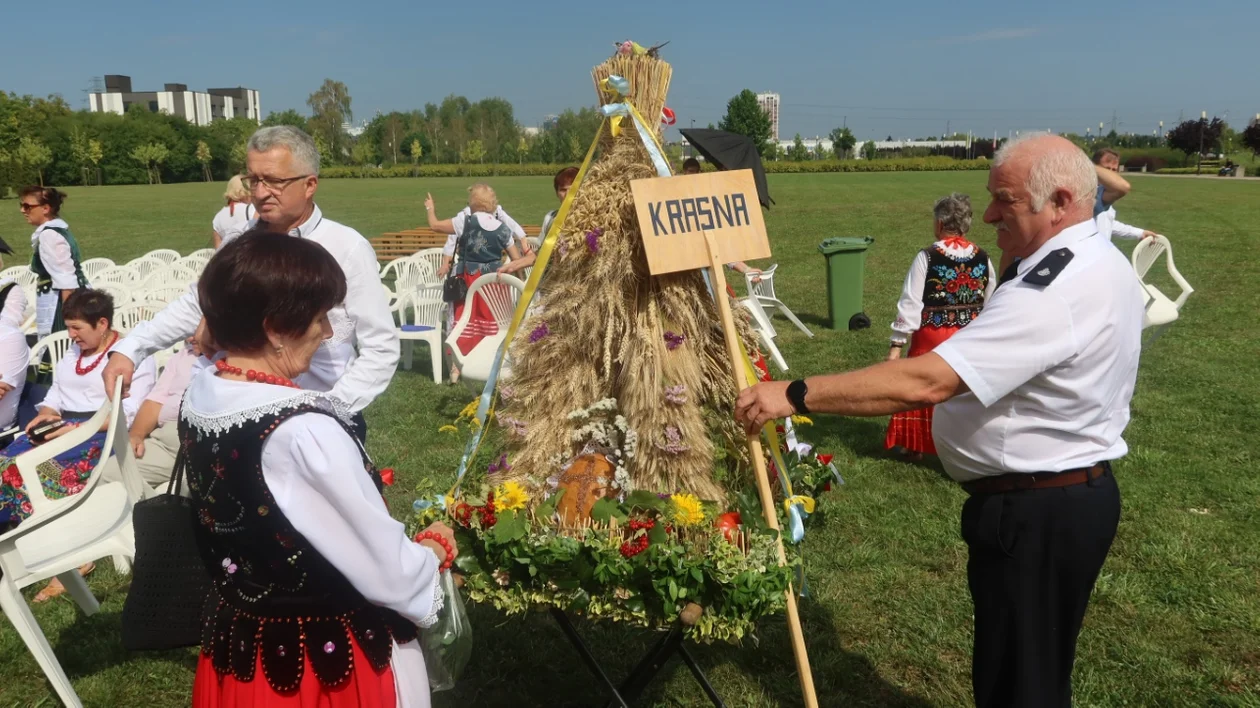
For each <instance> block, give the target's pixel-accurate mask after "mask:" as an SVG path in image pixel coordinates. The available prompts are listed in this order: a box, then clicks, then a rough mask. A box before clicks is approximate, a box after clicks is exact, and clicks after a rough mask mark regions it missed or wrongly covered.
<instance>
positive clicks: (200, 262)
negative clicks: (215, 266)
mask: <svg viewBox="0 0 1260 708" xmlns="http://www.w3.org/2000/svg"><path fill="white" fill-rule="evenodd" d="M209 262H210V259H209V258H206V257H205V256H199V255H196V254H193V255H190V256H184V257H183V258H181V259H179V260H178V261H175V265H178V266H183V267H184V268H187V269H188V270H191V271H192V272H194V273H196V274H197V275H198V276H200V275H201V271H203V270H205V269H206V264H207V263H209Z"/></svg>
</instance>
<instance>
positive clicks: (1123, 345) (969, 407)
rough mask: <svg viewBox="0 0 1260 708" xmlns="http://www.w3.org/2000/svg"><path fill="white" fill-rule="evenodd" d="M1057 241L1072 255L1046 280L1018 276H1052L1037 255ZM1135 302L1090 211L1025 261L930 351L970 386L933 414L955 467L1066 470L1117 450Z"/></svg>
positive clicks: (956, 470)
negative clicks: (970, 318)
mask: <svg viewBox="0 0 1260 708" xmlns="http://www.w3.org/2000/svg"><path fill="white" fill-rule="evenodd" d="M1062 249H1066V250H1068V251H1070V252H1071V254H1072V258H1071V260H1070V261H1069V262H1068V263H1067V264H1066V265H1065V266H1063V267H1062V270H1061V271H1060V272H1059V274H1058V275H1057V276H1056V277H1054V278H1053V280H1052V281H1051V282H1050V283H1049V284H1048V285H1037V284H1034V283H1029V282H1025V278H1028V277H1030V276H1034V277H1035V276H1037V275H1040V276H1041V277H1047V276H1049V275H1050V274H1051V272H1052V271H1053V270H1055V269H1054V268H1049V267H1046V265H1045V264H1044V263H1043V262H1042V261H1043V259H1045V258H1047V256H1051V255H1052V254H1054V253H1056V252H1058V251H1060V250H1062ZM1142 310H1143V304H1142V293H1141V289H1140V287H1139V285H1138V282H1137V277H1136V276H1135V275H1134V273H1133V269H1132V268H1131V267H1130V266H1129V264H1128V262H1127V261H1126V260H1125V258H1124V256H1123V255H1122V254H1121V253H1120V251H1118V250H1117V249H1116V248H1115V247H1114V246H1112V245H1111V242H1110V240H1109V239H1108V238H1107V237H1106V236H1104V235H1101V234H1099V232H1098V230H1097V227H1096V224H1095V222H1094V220H1093V219H1090V220H1088V221H1085V222H1082V223H1080V224H1077V225H1075V226H1072V227H1070V228H1068V229H1065V230H1064V231H1062V232H1061V233H1059V234H1058V235H1057V236H1055V237H1054V238H1052V239H1050V241H1048V242H1047V243H1046V244H1045V245H1043V246H1042V247H1041V248H1040V249H1039V250H1038V251H1037V252H1036V253H1034V254H1033V255H1032V256H1030V257H1029V258H1027V259H1025V260H1023V261H1021V262H1020V264H1019V266H1018V275H1017V276H1016V277H1015V278H1014V279H1013V280H1012V281H1011V282H1009V283H1005V284H1003V285H1002V287H1000V288H998V289H997V291H995V292H994V293H993V297H992V298H990V299H989V301H988V302H986V303H985V307H984V316H983V317H979V318H977V319H976V320H975V321H974V322H972V323H971V324H970V325H968V326H967V327H966V328H965V329H963V330H962V331H960V332H959V333H958V334H955V335H954V336H953V337H951V338H950V339H949V340H948V341H946V342H944V343H943V344H941V345H940V346H938V347H937V348H936V349H935V350H934V351H935V353H936V354H938V355H940V356H941V358H943V359H944V360H945V361H946V362H947V363H948V364H949V365H950V367H952V368H953V369H954V371H955V373H957V374H958V376H959V377H960V378H961V379H962V380H963V381H964V382H965V383H966V384H967V386H968V388H970V391H969V392H968V393H964V394H961V395H959V396H955V397H954V398H952V399H950V400H949V401H947V402H945V403H942V404H940V405H938V406H937V407H936V411H935V414H934V416H933V423H932V437H933V439H934V440H935V442H936V448H937V451H938V454H939V455H940V458H941V462H942V463H943V464H944V466H945V470H946V471H947V472H948V473H949V474H950V476H952V477H953V478H954V479H956V480H959V481H967V480H971V479H977V478H980V477H985V476H995V475H1000V474H1006V473H1009V472H1023V473H1032V472H1062V471H1064V470H1070V469H1078V468H1081V467H1089V466H1091V465H1094V464H1096V463H1098V462H1102V461H1104V460H1114V459H1116V458H1119V457H1121V456H1123V455H1124V454H1125V453H1126V452H1127V451H1128V446H1127V445H1126V444H1125V442H1124V439H1123V438H1122V437H1121V434H1122V433H1123V432H1124V429H1125V427H1126V426H1127V425H1128V423H1129V401H1130V399H1131V398H1132V397H1133V388H1134V385H1135V383H1136V381H1137V367H1138V355H1139V352H1140V350H1141V332H1142Z"/></svg>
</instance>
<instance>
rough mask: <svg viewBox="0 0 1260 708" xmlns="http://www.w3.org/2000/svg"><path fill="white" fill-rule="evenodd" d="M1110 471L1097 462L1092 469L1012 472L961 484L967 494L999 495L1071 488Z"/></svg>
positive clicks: (1108, 466) (1103, 463)
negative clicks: (1053, 488) (1054, 488)
mask: <svg viewBox="0 0 1260 708" xmlns="http://www.w3.org/2000/svg"><path fill="white" fill-rule="evenodd" d="M1110 471H1111V463H1109V462H1099V463H1098V464H1096V465H1094V466H1093V467H1081V468H1079V469H1074V470H1064V471H1063V472H1034V473H1032V474H1022V473H1018V472H1013V473H1010V474H1004V475H999V476H997V477H984V478H981V479H974V480H972V481H970V482H963V485H962V487H963V489H965V490H967V493H968V494H1001V493H1003V492H1016V491H1020V490H1024V489H1050V488H1052V487H1072V486H1075V485H1077V484H1085V483H1087V482H1092V481H1094V480H1095V479H1098V478H1099V477H1102V476H1103V475H1105V474H1107V473H1108V472H1110Z"/></svg>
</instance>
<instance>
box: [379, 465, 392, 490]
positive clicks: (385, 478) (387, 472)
mask: <svg viewBox="0 0 1260 708" xmlns="http://www.w3.org/2000/svg"><path fill="white" fill-rule="evenodd" d="M381 484H384V485H385V486H386V487H391V486H393V484H394V468H393V467H386V468H385V469H383V470H381Z"/></svg>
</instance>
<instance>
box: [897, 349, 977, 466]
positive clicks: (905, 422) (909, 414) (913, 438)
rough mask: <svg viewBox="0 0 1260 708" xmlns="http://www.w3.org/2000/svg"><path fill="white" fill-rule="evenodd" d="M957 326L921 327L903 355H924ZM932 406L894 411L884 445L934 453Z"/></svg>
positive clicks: (929, 453)
mask: <svg viewBox="0 0 1260 708" xmlns="http://www.w3.org/2000/svg"><path fill="white" fill-rule="evenodd" d="M959 329H962V328H961V327H925V328H923V329H920V330H918V331H916V332H915V333H914V334H913V335H911V337H910V351H909V352H908V354H907V356H910V357H915V356H921V355H923V354H927V353H928V352H930V351H932V350H933V349H935V348H936V347H937V345H939V344H940V343H941V342H944V341H945V340H946V339H949V338H950V337H952V336H953V335H954V333H955V332H957V331H958V330H959ZM933 410H934V409H933V407H932V406H928V407H927V408H919V409H918V410H913V411H903V412H901V413H894V414H893V417H892V420H890V421H888V432H887V433H886V434H885V435H884V448H885V449H889V450H891V449H892V448H894V447H904V448H905V449H907V450H909V451H910V452H918V453H922V454H925V455H935V454H936V443H934V442H933V441H932V412H933Z"/></svg>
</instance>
